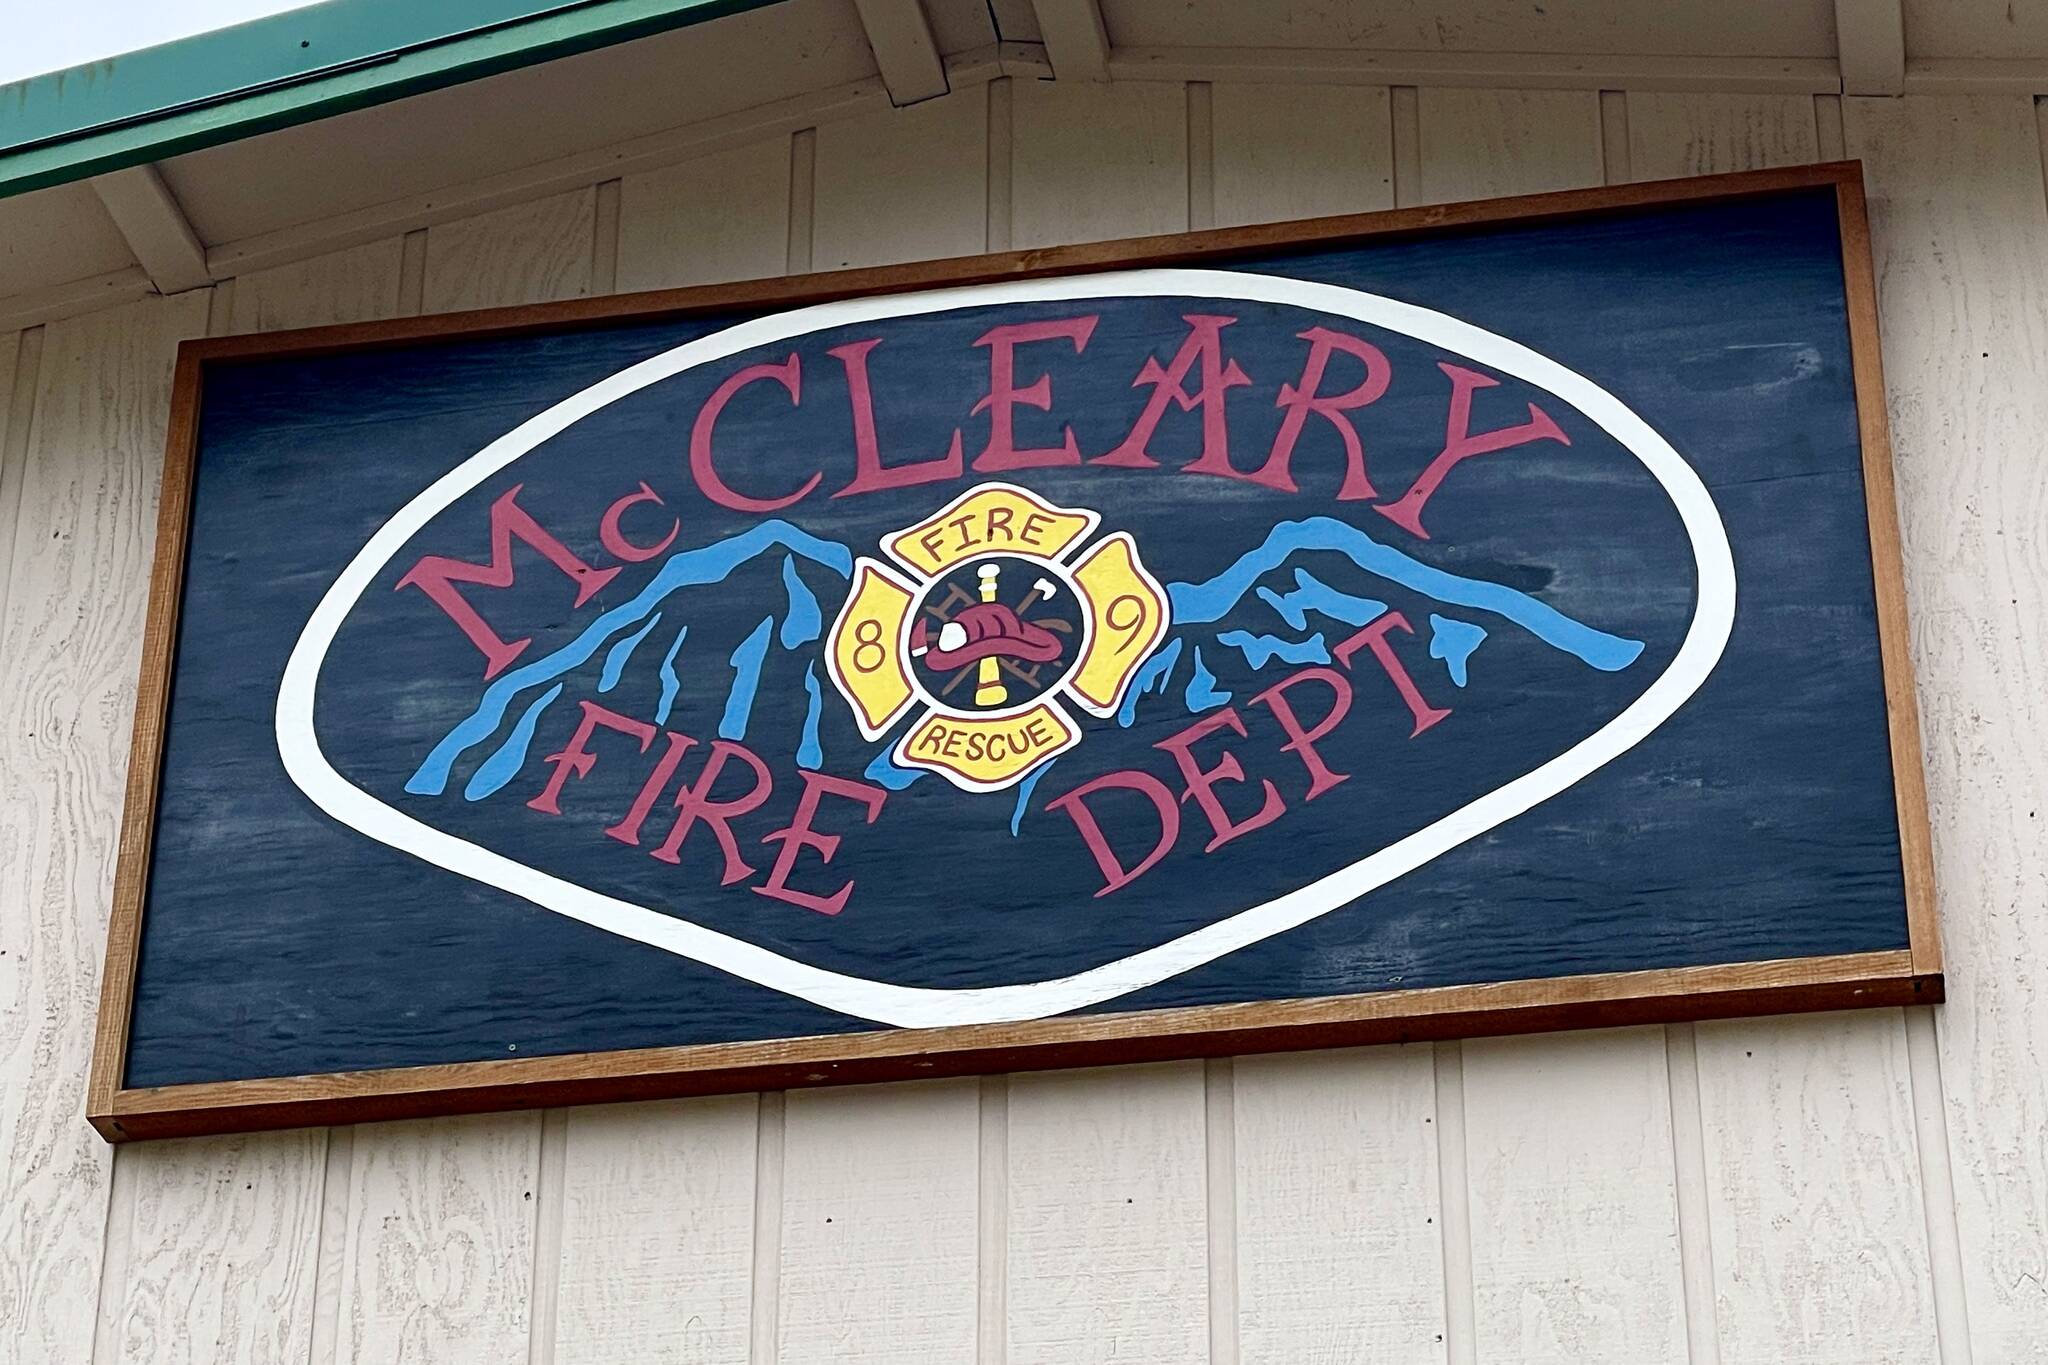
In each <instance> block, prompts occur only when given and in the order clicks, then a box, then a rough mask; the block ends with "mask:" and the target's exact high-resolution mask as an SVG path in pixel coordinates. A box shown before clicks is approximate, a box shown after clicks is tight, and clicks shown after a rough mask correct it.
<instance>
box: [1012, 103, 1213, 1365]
mask: <svg viewBox="0 0 2048 1365" xmlns="http://www.w3.org/2000/svg"><path fill="white" fill-rule="evenodd" d="M1011 98H1012V106H1011V114H1012V139H1013V142H1012V155H1011V161H1010V165H1011V175H1012V182H1011V187H1010V192H1011V207H1012V221H1011V227H1012V231H1013V244H1014V245H1016V246H1019V247H1027V246H1038V245H1046V244H1050V243H1063V242H1076V241H1088V240H1092V239H1100V238H1107V237H1128V236H1136V235H1140V234H1143V233H1151V232H1172V231H1176V230H1179V229H1181V228H1184V227H1186V226H1187V218H1188V201H1187V193H1188V160H1189V155H1188V146H1187V98H1186V94H1185V92H1184V91H1183V90H1182V88H1181V87H1179V86H1177V85H1090V86H1086V87H1075V88H1070V87H1061V88H1059V89H1057V90H1055V89H1054V88H1052V87H1051V86H1047V85H1043V84H1041V83H1037V82H1026V81H1016V82H1012V84H1011ZM1203 151H1206V149H1203ZM1008 1112H1009V1122H1008V1131H1007V1147H1008V1168H1007V1170H1006V1172H1005V1175H1006V1177H1007V1196H1006V1216H1007V1246H1006V1249H1005V1261H1006V1266H1005V1283H1004V1294H1005V1298H1006V1301H1007V1308H1008V1334H1007V1354H1008V1365H1036V1363H1037V1362H1044V1363H1045V1365H1080V1363H1081V1362H1091V1361H1109V1360H1131V1359H1137V1360H1160V1361H1169V1360H1200V1359H1203V1358H1205V1357H1206V1355H1207V1353H1208V1345H1209V1323H1208V1274H1207V1263H1208V1249H1207V1243H1208V1236H1209V1231H1208V1217H1207V1170H1206V1138H1205V1126H1206V1119H1205V1100H1204V1082H1203V1070H1202V1068H1201V1066H1200V1065H1198V1064H1192V1063H1191V1064H1184V1065H1177V1066H1167V1067H1147V1068H1140V1069H1132V1070H1120V1071H1099V1072H1082V1073H1073V1074H1061V1075H1045V1076H1022V1077H1017V1078H1014V1079H1013V1080H1012V1081H1011V1083H1010V1092H1009V1107H1008Z"/></svg>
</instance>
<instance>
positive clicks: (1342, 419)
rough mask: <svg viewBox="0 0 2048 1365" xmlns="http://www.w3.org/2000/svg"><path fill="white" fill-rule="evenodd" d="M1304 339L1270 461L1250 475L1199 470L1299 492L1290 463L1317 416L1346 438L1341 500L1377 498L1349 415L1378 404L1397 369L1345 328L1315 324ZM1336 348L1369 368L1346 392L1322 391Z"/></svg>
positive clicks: (1284, 391)
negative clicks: (1303, 350) (1297, 372)
mask: <svg viewBox="0 0 2048 1365" xmlns="http://www.w3.org/2000/svg"><path fill="white" fill-rule="evenodd" d="M1301 339H1302V340H1303V341H1306V342H1307V343H1308V344H1309V345H1308V359H1307V360H1306V361H1304V362H1303V363H1302V367H1301V382H1300V383H1298V384H1282V385H1281V386H1280V397H1279V399H1278V400H1277V402H1276V403H1275V406H1276V407H1282V408H1285V409H1287V415H1286V416H1285V417H1284V418H1282V419H1281V420H1280V431H1279V433H1278V434H1277V435H1275V436H1274V437H1273V450H1272V453H1271V454H1269V455H1267V456H1266V463H1265V464H1264V465H1263V466H1261V467H1260V468H1259V469H1258V470H1257V472H1255V473H1250V474H1246V473H1241V472H1239V471H1238V470H1235V469H1229V468H1222V469H1205V470H1202V471H1201V472H1202V473H1205V474H1227V475H1229V476H1230V477H1232V478H1237V479H1246V480H1249V481H1250V482H1252V483H1259V484H1264V485H1265V486H1266V487H1268V488H1277V489H1279V490H1280V491H1281V492H1283V493H1292V492H1295V491H1296V489H1295V485H1294V476H1293V474H1292V473H1291V472H1289V468H1288V466H1289V464H1290V463H1291V462H1292V461H1293V459H1294V446H1295V443H1296V442H1297V441H1299V440H1300V439H1301V433H1302V429H1303V428H1304V427H1306V426H1307V425H1308V419H1309V416H1310V414H1314V415H1315V416H1317V417H1321V418H1322V419H1323V420H1324V421H1326V422H1328V423H1329V424H1330V425H1331V426H1333V427H1335V428H1336V429H1337V435H1338V436H1339V437H1340V438H1341V439H1342V440H1343V442H1344V482H1343V485H1342V486H1341V487H1339V488H1338V490H1337V500H1338V501H1339V502H1353V501H1357V500H1359V499H1362V498H1370V497H1376V496H1378V495H1377V494H1375V493H1374V492H1373V487H1372V481H1371V480H1370V479H1368V478H1366V476H1365V446H1364V444H1363V443H1362V442H1361V441H1360V440H1359V439H1358V428H1357V427H1355V426H1353V425H1352V424H1351V419H1350V418H1349V417H1347V416H1345V414H1346V413H1348V412H1350V411H1351V410H1352V409H1354V408H1362V407H1364V406H1365V405H1366V404H1368V403H1374V402H1377V401H1378V400H1379V398H1380V396H1381V395H1382V394H1384V393H1386V391H1387V384H1388V383H1389V382H1390V381H1391V380H1392V379H1393V377H1394V371H1393V367H1392V366H1391V365H1389V364H1388V363H1387V358H1386V356H1385V355H1383V354H1381V352H1380V348H1379V347H1377V346H1374V345H1372V344H1371V343H1370V342H1365V341H1360V340H1359V339H1358V338H1357V337H1353V336H1346V335H1344V333H1342V332H1333V331H1331V330H1330V329H1329V328H1327V327H1311V328H1309V329H1308V330H1307V331H1306V332H1303V333H1302V334H1301ZM1338 351H1342V352H1343V353H1344V354H1346V355H1348V356H1352V357H1355V358H1356V359H1357V360H1359V361H1360V362H1361V363H1362V364H1363V365H1364V366H1365V378H1364V379H1361V380H1360V381H1359V382H1358V385H1357V387H1356V388H1353V389H1351V390H1349V391H1348V392H1345V393H1338V394H1324V393H1323V392H1322V387H1323V377H1324V375H1325V373H1326V372H1327V371H1328V369H1329V367H1330V357H1331V355H1333V354H1334V353H1336V352H1338ZM1188 468H1189V469H1190V470H1192V469H1194V468H1195V466H1193V465H1189V466H1188Z"/></svg>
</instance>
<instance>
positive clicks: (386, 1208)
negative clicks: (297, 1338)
mask: <svg viewBox="0 0 2048 1365" xmlns="http://www.w3.org/2000/svg"><path fill="white" fill-rule="evenodd" d="M539 1159H540V1124H539V1122H538V1116H537V1115H533V1114H501V1115H492V1116H490V1117H487V1118H473V1119H435V1120H426V1121H422V1122H418V1123H395V1124H380V1125H377V1126H375V1127H365V1128H359V1129H357V1130H356V1135H355V1150H354V1159H353V1163H352V1165H351V1168H350V1172H349V1192H350V1207H349V1212H348V1234H347V1239H346V1242H345V1244H344V1248H343V1258H344V1270H343V1274H342V1281H341V1286H340V1300H339V1302H338V1304H337V1305H336V1308H337V1320H338V1323H339V1331H338V1340H337V1344H338V1347H339V1353H340V1357H341V1358H342V1359H344V1360H364V1361H369V1360H376V1361H403V1362H421V1363H422V1365H425V1362H442V1361H448V1362H457V1361H462V1362H467V1361H500V1360H505V1361H509V1360H517V1359H523V1358H525V1356H526V1354H527V1319H528V1314H529V1312H530V1309H531V1304H530V1295H529V1290H530V1288H531V1284H532V1277H533V1222H534V1194H535V1188H534V1187H535V1178H534V1177H535V1173H536V1166H537V1164H538V1162H539Z"/></svg>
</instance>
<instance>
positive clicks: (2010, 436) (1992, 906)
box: [1843, 96, 2048, 1362]
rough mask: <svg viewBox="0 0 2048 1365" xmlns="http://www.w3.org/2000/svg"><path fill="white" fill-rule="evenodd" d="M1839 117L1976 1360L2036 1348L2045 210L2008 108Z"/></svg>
mask: <svg viewBox="0 0 2048 1365" xmlns="http://www.w3.org/2000/svg"><path fill="white" fill-rule="evenodd" d="M1843 115H1844V130H1845V134H1846V137H1847V140H1848V147H1849V151H1850V154H1851V155H1855V156H1860V157H1862V158H1864V161H1865V165H1866V169H1867V172H1868V175H1869V177H1870V184H1871V216H1872V232H1873V237H1874V239H1875V249H1876V259H1877V264H1878V299H1879V304H1880V308H1881V312H1882V319H1883V325H1884V334H1885V349H1886V358H1885V359H1886V371H1887V375H1888V380H1889V386H1890V393H1891V417H1892V424H1893V437H1894V446H1895V450H1896V470H1897V479H1898V486H1899V507H1900V513H1901V520H1902V533H1903V537H1904V545H1905V559H1906V569H1907V592H1908V595H1909V597H1910V598H1911V602H1912V628H1913V653H1914V657H1915V659H1916V661H1917V662H1918V665H1919V668H1920V670H1921V671H1920V676H1921V688H1920V705H1921V713H1922V718H1923V731H1922V733H1923V745H1924V748H1925V756H1926V763H1927V777H1928V794H1929V806H1930V816H1931V820H1932V825H1933V835H1934V857H1935V863H1936V870H1937V877H1938V879H1939V882H1940V886H1941V894H1942V902H1943V912H1944V923H1943V925H1942V940H1943V949H1944V952H1945V954H1946V957H1947V961H1948V964H1949V975H1950V979H1951V981H1952V983H1953V985H1952V993H1951V995H1950V1000H1951V1001H1952V1003H1951V1004H1950V1005H1949V1006H1948V1008H1947V1009H1945V1010H1943V1011H1942V1012H1941V1013H1940V1014H1939V1015H1938V1016H1937V1019H1936V1024H1937V1030H1938V1035H1939V1041H1940V1060H1941V1066H1940V1075H1941V1083H1942V1087H1943V1090H1944V1092H1945V1096H1946V1114H1947V1130H1948V1143H1947V1148H1948V1153H1949V1154H1950V1155H1952V1158H1953V1172H1952V1174H1953V1180H1954V1186H1955V1196H1956V1203H1955V1216H1956V1219H1957V1222H1958V1231H1959V1234H1960V1242H1961V1252H1962V1256H1961V1262H1962V1264H1961V1273H1962V1276H1963V1280H1964V1283H1963V1286H1962V1288H1963V1290H1964V1294H1963V1295H1962V1297H1963V1299H1965V1300H1966V1301H1967V1311H1968V1330H1969V1337H1970V1343H1971V1347H1972V1350H1973V1353H1974V1358H1975V1359H1976V1360H1977V1361H1980V1362H1983V1361H2006V1360H2015V1361H2016V1360H2031V1359H2040V1358H2048V1253H2044V1248H2048V1143H2044V1142H2043V1137H2042V1135H2043V1134H2044V1133H2048V927H2044V921H2043V918H2042V912H2043V910H2044V909H2048V841H2044V839H2043V833H2042V831H2043V826H2044V823H2048V800H2044V799H2043V793H2048V739H2044V736H2048V724H2044V722H2043V718H2042V699H2043V697H2044V696H2048V636H2044V635H2043V633H2042V631H2041V629H2040V622H2041V619H2042V617H2043V614H2044V611H2048V557H2044V553H2043V541H2042V539H2041V536H2040V527H2041V526H2043V525H2044V524H2048V470H2044V466H2043V464H2042V462H2041V459H2040V452H2041V448H2042V445H2043V442H2044V440H2048V269H2044V262H2048V207H2044V192H2043V184H2042V170H2041V153H2040V144H2039V140H2038V138H2039V133H2038V125H2037V123H2036V120H2035V116H2034V109H2033V102H2032V101H2031V100H2027V99H2024V98H2019V97H2014V98H1993V97H1984V98H1974V99H1965V98H1935V97H1919V96H1916V97H1909V98H1906V99H1902V100H1874V99H1845V100H1844V101H1843ZM1937 1216H1939V1215H1938V1213H1937ZM1939 1269H1940V1267H1937V1272H1939Z"/></svg>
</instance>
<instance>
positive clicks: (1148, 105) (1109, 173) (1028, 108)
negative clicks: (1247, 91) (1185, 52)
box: [1010, 81, 1188, 248]
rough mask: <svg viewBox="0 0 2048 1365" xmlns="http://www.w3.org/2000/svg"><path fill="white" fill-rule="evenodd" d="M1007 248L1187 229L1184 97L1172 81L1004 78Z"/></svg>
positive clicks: (1185, 111)
mask: <svg viewBox="0 0 2048 1365" xmlns="http://www.w3.org/2000/svg"><path fill="white" fill-rule="evenodd" d="M1010 99H1011V119H1012V126H1011V219H1010V229H1011V245H1012V246H1015V247H1019V248H1022V247H1033V246H1047V245H1051V244H1054V243H1068V242H1089V241H1100V240H1102V239H1103V238H1108V237H1132V236H1138V235H1141V234H1144V233H1153V232H1177V231H1179V230H1180V229H1182V228H1185V227H1186V226H1187V193H1188V165H1187V98H1186V95H1185V93H1184V92H1183V90H1182V89H1181V87H1180V86H1178V85H1171V84H1155V83H1149V82H1140V83H1137V84H1127V85H1109V84H1093V85H1060V86H1054V85H1049V84H1046V83H1043V82H1038V81H1012V82H1011V84H1010Z"/></svg>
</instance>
